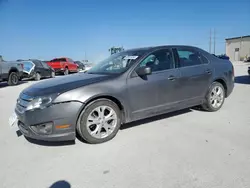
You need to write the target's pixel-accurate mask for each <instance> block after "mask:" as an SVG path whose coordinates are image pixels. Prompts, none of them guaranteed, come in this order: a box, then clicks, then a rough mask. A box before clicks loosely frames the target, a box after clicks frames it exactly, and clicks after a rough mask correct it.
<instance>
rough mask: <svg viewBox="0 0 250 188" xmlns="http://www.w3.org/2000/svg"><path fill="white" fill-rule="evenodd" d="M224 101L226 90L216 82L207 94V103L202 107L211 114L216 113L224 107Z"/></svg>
mask: <svg viewBox="0 0 250 188" xmlns="http://www.w3.org/2000/svg"><path fill="white" fill-rule="evenodd" d="M224 100H225V89H224V87H223V85H222V84H221V83H219V82H214V83H212V85H211V87H210V89H209V91H208V93H207V96H206V101H205V103H204V104H203V105H202V107H203V109H204V110H207V111H209V112H215V111H217V110H219V109H220V108H221V107H222V105H223V103H224Z"/></svg>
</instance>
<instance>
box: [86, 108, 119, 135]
mask: <svg viewBox="0 0 250 188" xmlns="http://www.w3.org/2000/svg"><path fill="white" fill-rule="evenodd" d="M86 126H87V130H88V132H89V134H90V135H91V136H92V137H94V138H97V139H102V138H106V137H107V136H109V135H110V134H112V132H113V131H114V130H115V128H116V126H117V114H116V112H115V110H113V109H112V108H111V107H109V106H99V107H97V108H95V109H94V110H92V111H91V113H90V114H89V115H88V118H87V123H86Z"/></svg>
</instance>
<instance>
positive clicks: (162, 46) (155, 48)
mask: <svg viewBox="0 0 250 188" xmlns="http://www.w3.org/2000/svg"><path fill="white" fill-rule="evenodd" d="M180 47H182V48H193V49H200V48H198V47H195V46H189V45H161V46H151V47H142V48H132V49H128V50H125V51H152V50H157V49H161V48H180Z"/></svg>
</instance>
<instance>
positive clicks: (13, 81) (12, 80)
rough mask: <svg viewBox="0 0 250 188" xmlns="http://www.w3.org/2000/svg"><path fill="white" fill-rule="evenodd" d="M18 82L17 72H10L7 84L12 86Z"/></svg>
mask: <svg viewBox="0 0 250 188" xmlns="http://www.w3.org/2000/svg"><path fill="white" fill-rule="evenodd" d="M18 82H19V76H18V73H17V72H11V73H10V75H9V78H8V85H9V86H14V85H17V84H18Z"/></svg>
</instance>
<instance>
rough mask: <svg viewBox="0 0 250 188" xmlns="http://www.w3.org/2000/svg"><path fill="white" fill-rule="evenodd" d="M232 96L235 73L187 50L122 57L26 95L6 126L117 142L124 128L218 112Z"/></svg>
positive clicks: (41, 135) (58, 137)
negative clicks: (170, 116)
mask: <svg viewBox="0 0 250 188" xmlns="http://www.w3.org/2000/svg"><path fill="white" fill-rule="evenodd" d="M233 88H234V68H233V65H232V63H231V62H230V61H229V60H223V59H219V58H218V57H216V56H213V55H211V54H209V53H208V52H206V51H204V50H202V49H199V48H196V47H191V46H158V47H149V48H140V49H132V50H126V51H123V52H120V53H117V54H114V55H112V56H110V57H109V58H107V59H106V60H104V61H102V62H100V63H98V64H96V65H95V66H94V67H93V68H91V69H90V70H89V71H88V72H87V73H78V74H75V75H69V76H66V77H60V78H55V79H53V80H46V81H43V82H40V83H37V84H34V85H32V86H31V87H29V88H27V89H25V90H23V91H22V92H21V93H20V96H19V98H18V100H17V104H16V108H15V114H14V115H13V117H12V118H11V120H10V124H15V123H16V124H17V125H18V127H19V129H20V131H21V132H22V133H23V134H24V135H25V136H27V137H30V138H34V139H39V140H47V141H62V140H74V139H75V135H76V132H78V133H79V135H80V136H81V137H82V138H83V139H84V140H86V141H87V142H88V143H92V144H97V143H102V142H106V141H108V140H110V139H112V138H114V137H115V135H116V134H117V132H118V131H119V129H120V126H121V125H122V124H125V123H128V122H132V121H136V120H140V119H144V118H148V117H152V116H155V115H159V114H163V113H168V112H172V111H176V110H180V109H183V108H189V107H192V106H197V105H200V106H201V107H202V108H203V109H205V110H207V111H211V112H214V111H217V110H219V109H220V108H221V107H222V105H223V103H224V99H225V98H226V97H228V96H229V95H230V94H231V92H232V91H233Z"/></svg>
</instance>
